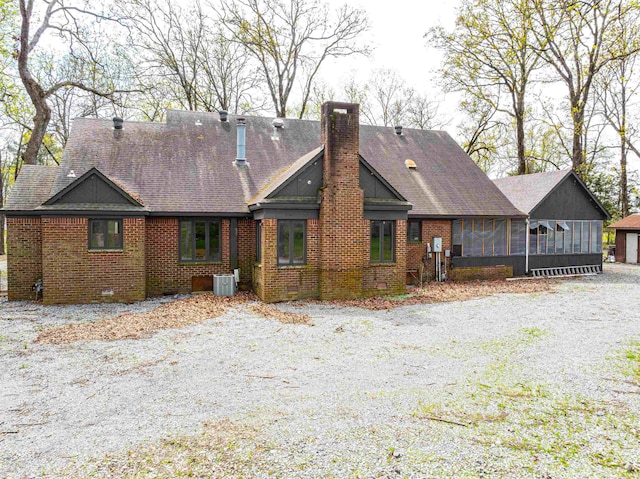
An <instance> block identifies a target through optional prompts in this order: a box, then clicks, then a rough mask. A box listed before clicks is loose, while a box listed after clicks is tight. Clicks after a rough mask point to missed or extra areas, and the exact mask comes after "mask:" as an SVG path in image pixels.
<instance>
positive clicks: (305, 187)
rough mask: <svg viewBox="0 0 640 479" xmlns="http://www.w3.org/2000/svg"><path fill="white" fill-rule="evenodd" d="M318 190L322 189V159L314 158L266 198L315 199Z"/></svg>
mask: <svg viewBox="0 0 640 479" xmlns="http://www.w3.org/2000/svg"><path fill="white" fill-rule="evenodd" d="M320 188H322V159H321V158H320V157H316V158H314V159H313V160H311V161H310V162H309V163H307V164H306V165H304V166H303V167H302V168H301V169H300V170H299V171H298V172H297V173H295V174H294V175H293V176H291V177H290V178H289V179H288V180H287V181H286V182H285V183H284V184H283V185H281V186H280V188H278V189H277V190H276V191H274V192H273V193H272V194H271V195H269V196H268V198H269V199H277V198H301V197H309V198H314V199H315V198H316V197H317V196H318V190H319V189H320Z"/></svg>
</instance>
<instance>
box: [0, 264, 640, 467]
mask: <svg viewBox="0 0 640 479" xmlns="http://www.w3.org/2000/svg"><path fill="white" fill-rule="evenodd" d="M170 300H171V299H167V298H163V299H154V300H149V301H145V302H143V303H137V304H134V305H84V306H64V307H44V306H42V305H40V304H37V303H31V302H20V303H7V302H2V303H0V477H9V478H22V477H41V476H46V477H86V476H88V475H91V474H94V475H96V476H98V477H122V476H135V477H172V476H176V475H178V473H180V474H184V475H187V474H193V475H194V476H195V477H309V478H314V477H336V478H346V477H354V478H355V477H363V478H364V477H367V478H368V477H389V478H391V477H394V478H395V477H416V478H417V477H537V478H542V477H547V478H550V477H553V478H557V477H567V478H569V477H640V420H639V418H640V383H638V381H637V380H638V378H640V359H639V360H638V362H637V363H636V364H637V367H638V372H637V376H634V372H633V367H634V363H633V358H634V353H633V351H636V350H637V351H638V354H640V342H639V341H640V267H631V266H625V265H606V266H605V273H604V274H602V275H598V276H592V277H584V278H578V279H567V280H563V281H561V282H560V283H559V285H558V286H557V287H556V288H554V290H553V291H552V292H550V293H534V294H504V295H499V296H491V297H487V298H483V299H477V300H471V301H465V302H455V303H444V304H432V305H414V306H405V307H400V308H396V309H394V310H391V311H369V310H364V309H359V308H344V307H338V306H335V305H331V304H322V303H320V304H315V303H314V304H304V305H301V304H286V305H279V307H280V308H281V309H284V310H290V311H296V312H305V313H307V314H309V315H310V316H311V318H312V321H313V323H314V325H313V326H308V325H291V324H282V323H279V322H277V321H275V320H270V319H264V318H261V317H258V316H256V315H255V314H253V313H252V312H251V311H250V310H249V308H247V307H246V306H237V307H234V308H233V309H232V310H230V311H228V312H227V313H225V314H224V315H223V316H220V317H218V318H215V319H212V320H209V321H207V322H205V323H203V324H198V325H195V326H190V327H188V328H185V329H180V330H165V331H161V332H159V333H156V334H154V335H152V336H150V337H147V338H144V339H139V340H120V341H113V342H101V341H88V342H80V343H74V344H69V345H64V346H54V345H42V344H36V343H34V342H33V341H34V338H35V337H36V335H37V333H38V331H40V330H41V329H42V328H47V327H51V326H57V325H63V324H69V323H73V322H86V321H93V320H97V319H100V318H104V317H107V316H115V315H118V314H121V313H123V312H136V311H147V310H150V309H152V308H155V307H157V306H158V305H159V304H161V303H163V302H167V301H170ZM634 348H637V349H634ZM630 351H631V352H630ZM636 359H637V358H636Z"/></svg>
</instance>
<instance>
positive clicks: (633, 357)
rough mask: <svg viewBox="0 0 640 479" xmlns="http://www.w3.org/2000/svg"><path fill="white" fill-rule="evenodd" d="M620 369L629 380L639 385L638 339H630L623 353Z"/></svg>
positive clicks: (639, 342) (639, 355) (639, 357)
mask: <svg viewBox="0 0 640 479" xmlns="http://www.w3.org/2000/svg"><path fill="white" fill-rule="evenodd" d="M622 364H623V365H622V370H623V372H624V374H626V375H627V376H629V377H630V378H631V380H632V381H633V382H634V383H635V384H636V385H637V386H640V340H637V339H636V340H632V341H630V342H629V346H628V347H627V349H626V350H625V351H624V353H623V363H622Z"/></svg>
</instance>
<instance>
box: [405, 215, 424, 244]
mask: <svg viewBox="0 0 640 479" xmlns="http://www.w3.org/2000/svg"><path fill="white" fill-rule="evenodd" d="M421 226H422V221H420V220H409V222H408V223H407V241H408V242H409V243H420V242H421V241H422V231H421Z"/></svg>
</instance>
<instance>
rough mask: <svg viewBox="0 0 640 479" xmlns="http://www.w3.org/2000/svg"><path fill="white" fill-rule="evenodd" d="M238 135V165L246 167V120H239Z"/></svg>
mask: <svg viewBox="0 0 640 479" xmlns="http://www.w3.org/2000/svg"><path fill="white" fill-rule="evenodd" d="M237 121H238V133H237V146H238V148H237V156H236V165H238V166H244V165H245V164H246V163H247V155H246V135H247V132H246V129H247V126H246V120H245V119H244V118H238V120H237Z"/></svg>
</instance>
